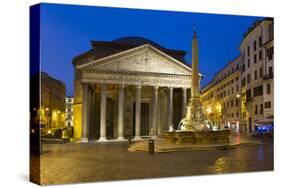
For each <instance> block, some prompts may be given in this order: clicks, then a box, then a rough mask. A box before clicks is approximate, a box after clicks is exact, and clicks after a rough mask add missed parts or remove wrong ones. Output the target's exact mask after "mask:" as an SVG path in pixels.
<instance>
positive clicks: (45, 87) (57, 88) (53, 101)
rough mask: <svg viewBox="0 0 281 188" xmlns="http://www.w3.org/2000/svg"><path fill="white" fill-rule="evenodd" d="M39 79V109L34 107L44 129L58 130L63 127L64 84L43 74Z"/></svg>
mask: <svg viewBox="0 0 281 188" xmlns="http://www.w3.org/2000/svg"><path fill="white" fill-rule="evenodd" d="M40 77H41V79H40V80H41V101H40V105H41V106H40V107H37V108H36V107H34V109H33V110H35V111H37V113H38V117H40V121H41V123H42V127H44V128H59V127H63V126H64V125H65V93H66V90H65V84H64V83H63V82H62V81H60V80H57V79H55V78H53V77H51V76H49V75H48V74H47V73H45V72H41V73H40Z"/></svg>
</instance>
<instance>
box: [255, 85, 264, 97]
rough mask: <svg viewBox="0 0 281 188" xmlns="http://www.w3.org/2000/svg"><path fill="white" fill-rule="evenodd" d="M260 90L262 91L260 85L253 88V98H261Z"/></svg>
mask: <svg viewBox="0 0 281 188" xmlns="http://www.w3.org/2000/svg"><path fill="white" fill-rule="evenodd" d="M262 89H263V87H262V85H260V86H258V87H255V88H254V97H257V96H261V95H262V93H263V92H262Z"/></svg>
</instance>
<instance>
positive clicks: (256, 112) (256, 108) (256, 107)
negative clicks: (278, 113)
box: [255, 105, 258, 115]
mask: <svg viewBox="0 0 281 188" xmlns="http://www.w3.org/2000/svg"><path fill="white" fill-rule="evenodd" d="M255 114H256V115H257V114H258V105H256V106H255Z"/></svg>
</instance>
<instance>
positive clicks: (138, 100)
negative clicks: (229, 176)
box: [135, 85, 141, 139]
mask: <svg viewBox="0 0 281 188" xmlns="http://www.w3.org/2000/svg"><path fill="white" fill-rule="evenodd" d="M135 120H136V122H135V127H136V136H135V139H141V137H140V132H141V127H140V125H141V124H140V123H141V122H140V121H141V86H140V85H138V86H136V118H135Z"/></svg>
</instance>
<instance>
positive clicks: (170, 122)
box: [168, 87, 173, 127]
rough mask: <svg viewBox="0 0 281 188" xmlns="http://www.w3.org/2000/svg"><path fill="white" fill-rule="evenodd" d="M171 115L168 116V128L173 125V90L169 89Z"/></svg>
mask: <svg viewBox="0 0 281 188" xmlns="http://www.w3.org/2000/svg"><path fill="white" fill-rule="evenodd" d="M168 112H169V114H168V126H169V127H170V125H173V88H172V87H170V88H169V111H168Z"/></svg>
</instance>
